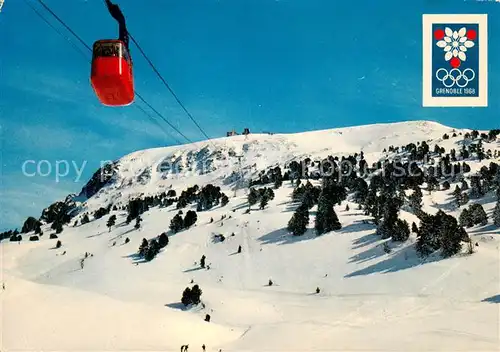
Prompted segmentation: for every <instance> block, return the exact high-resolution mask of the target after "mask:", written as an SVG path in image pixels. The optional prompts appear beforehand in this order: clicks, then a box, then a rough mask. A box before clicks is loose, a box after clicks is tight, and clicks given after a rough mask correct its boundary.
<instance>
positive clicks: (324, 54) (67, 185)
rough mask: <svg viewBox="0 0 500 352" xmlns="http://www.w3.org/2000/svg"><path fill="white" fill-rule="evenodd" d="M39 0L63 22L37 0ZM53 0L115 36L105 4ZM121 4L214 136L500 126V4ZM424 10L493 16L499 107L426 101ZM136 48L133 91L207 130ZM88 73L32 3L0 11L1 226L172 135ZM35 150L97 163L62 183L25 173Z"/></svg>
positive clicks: (80, 24)
mask: <svg viewBox="0 0 500 352" xmlns="http://www.w3.org/2000/svg"><path fill="white" fill-rule="evenodd" d="M28 1H31V2H32V3H33V4H34V6H36V7H37V9H39V10H40V11H41V12H42V13H43V14H45V15H46V16H47V18H48V19H49V20H50V21H51V22H52V23H53V24H54V25H55V26H57V27H58V28H61V26H60V25H59V24H58V23H57V22H55V21H54V20H53V19H52V18H51V17H50V16H49V15H48V14H47V12H46V11H45V10H43V9H42V8H41V7H40V6H39V5H38V4H37V3H36V1H34V0H28ZM45 2H46V3H47V4H48V5H49V6H50V7H51V8H52V10H53V11H54V12H56V13H57V14H58V15H59V16H60V17H61V18H63V19H64V20H65V21H66V22H67V24H69V25H70V26H71V27H72V29H73V30H74V31H75V32H77V33H78V34H79V35H80V36H81V37H82V38H83V40H84V41H85V42H86V43H87V44H88V45H92V43H93V42H94V41H95V40H98V39H102V38H114V37H116V36H117V26H116V23H115V22H114V20H112V18H111V17H110V16H109V14H108V13H107V11H106V9H105V7H104V4H103V2H102V1H101V0H71V1H68V0H45ZM119 4H120V5H121V7H122V10H123V12H124V13H125V15H126V17H127V23H128V27H129V31H130V32H131V33H132V34H133V35H134V36H135V37H136V39H137V40H138V41H139V42H140V43H141V45H142V47H143V48H144V50H146V52H147V53H148V54H149V56H150V58H151V59H152V60H153V62H154V63H155V64H156V65H157V67H158V69H159V70H160V72H161V73H162V74H163V75H164V77H165V78H166V79H167V80H168V81H169V83H170V84H171V86H172V87H173V89H174V90H175V91H176V93H177V94H178V96H179V97H180V98H181V100H182V101H183V102H184V103H185V105H186V106H187V107H188V109H189V110H190V111H191V112H192V114H193V115H194V116H195V118H196V119H197V120H198V122H199V123H200V124H201V125H202V127H203V128H204V129H205V130H206V132H207V133H208V135H209V136H211V137H217V136H222V135H224V134H225V131H227V130H230V129H232V128H236V129H237V130H242V129H243V127H249V128H250V129H251V131H254V132H258V131H274V132H298V131H304V130H315V129H325V128H333V127H341V126H349V125H360V124H367V123H376V122H392V121H401V120H420V119H430V120H436V121H439V122H441V123H443V124H447V125H450V126H454V127H459V128H460V127H468V128H477V129H490V128H494V127H497V128H498V127H499V126H498V122H499V121H500V101H499V100H498V99H495V96H497V94H496V92H498V91H499V89H500V72H499V69H498V68H497V67H498V66H496V65H495V62H496V58H497V57H500V40H497V39H498V37H499V36H500V20H498V17H499V16H500V4H499V3H495V2H493V1H463V0H448V1H446V0H420V1H393V0H379V1H373V0H359V1H354V0H353V1H336V0H321V1H320V0H162V1H160V0H141V1H139V0H121V1H119ZM423 13H488V14H489V37H490V40H489V58H490V67H489V87H490V99H489V105H490V106H489V107H488V108H447V109H445V108H422V107H421V66H422V58H421V46H422V44H421V41H422V38H421V28H422V24H421V23H422V17H421V16H422V14H423ZM61 30H62V31H64V29H63V28H61ZM64 33H67V32H65V31H64ZM495 38H496V39H495ZM75 44H77V45H78V43H77V42H75ZM84 50H85V49H84ZM131 51H132V55H133V56H134V65H135V66H134V69H135V81H136V89H137V90H138V91H139V92H140V93H141V94H142V95H143V96H145V97H146V99H147V100H148V101H149V102H150V103H151V104H152V105H153V106H155V108H157V109H158V110H159V111H161V112H162V113H163V114H164V116H166V117H167V118H168V119H169V120H170V121H171V122H172V123H174V124H175V125H176V126H177V127H178V128H179V129H180V130H181V131H182V132H183V133H184V134H186V135H187V136H188V137H189V138H190V139H192V140H201V139H202V135H201V133H200V132H199V131H198V130H197V129H196V127H195V126H194V125H193V123H192V122H191V121H190V120H189V119H188V118H187V117H186V116H185V115H184V114H183V112H182V111H181V109H180V108H179V107H178V106H177V105H176V103H175V101H174V100H173V98H172V97H171V96H170V95H169V93H168V91H167V90H166V88H165V87H164V86H163V85H162V84H161V82H160V81H159V80H158V79H157V77H156V76H155V75H154V73H153V72H152V70H151V69H150V68H149V67H148V65H147V63H146V62H145V61H144V60H143V59H142V57H140V55H138V50H137V49H136V48H135V47H134V46H132V47H131ZM89 74H90V66H89V63H88V62H87V61H85V60H84V59H83V58H82V57H81V56H80V54H79V53H78V52H77V51H75V50H74V49H73V48H72V46H71V45H70V44H68V42H67V41H65V40H64V39H62V38H61V37H60V36H59V35H58V34H56V32H54V31H53V30H52V29H51V28H50V27H49V26H47V25H46V24H45V23H44V22H42V21H41V20H40V18H39V17H37V16H36V15H35V13H34V12H33V11H32V10H31V9H30V8H29V7H28V6H27V5H26V4H25V2H24V1H21V0H6V1H5V5H4V8H3V10H2V12H1V13H0V125H1V127H0V128H1V130H0V136H1V142H0V143H1V145H0V147H1V153H0V157H1V165H2V168H1V184H0V186H1V189H0V192H1V193H0V212H1V213H0V229H5V228H11V227H14V226H20V225H21V224H22V221H23V220H24V219H25V218H26V217H27V216H29V215H33V216H36V217H38V216H39V215H40V212H41V210H42V208H43V207H45V206H47V205H49V204H50V203H51V202H53V201H55V200H58V199H61V198H63V197H64V196H65V195H67V194H68V193H78V192H79V191H80V189H81V187H82V186H83V184H84V182H85V181H86V180H87V179H88V178H89V177H90V176H91V175H92V173H93V172H94V171H95V170H96V169H97V167H98V166H99V162H100V160H108V159H115V158H118V157H120V156H123V155H124V154H127V153H129V152H132V151H135V150H138V149H143V148H150V147H158V146H165V145H171V144H174V143H175V142H174V140H173V139H172V138H171V137H169V136H167V135H166V134H165V133H164V132H162V131H161V130H160V129H158V127H157V126H156V125H154V124H152V123H151V122H150V120H148V119H147V118H146V117H145V116H144V115H143V114H142V113H141V112H139V110H137V109H136V108H134V107H133V106H131V107H126V108H109V107H104V106H101V105H100V104H99V102H98V101H97V99H96V98H95V96H94V94H93V91H92V89H91V87H90V84H89ZM361 77H365V78H364V79H362V80H360V79H359V78H361ZM166 128H167V129H168V126H166ZM26 160H35V161H40V160H48V161H49V162H51V164H52V166H53V167H54V166H55V162H56V161H57V160H68V161H69V162H74V163H76V164H77V165H82V163H84V162H85V161H87V163H86V165H85V168H84V171H83V174H82V178H81V179H80V180H78V181H75V179H76V176H77V175H76V172H75V171H74V170H72V171H71V172H70V173H69V174H68V176H66V177H64V178H62V179H60V180H58V181H56V180H55V176H54V175H53V174H52V175H49V176H47V177H42V176H36V177H26V176H23V173H22V165H23V162H24V161H26ZM45 167H46V166H45ZM33 170H34V168H33V166H31V169H29V170H28V171H30V172H32V171H33ZM43 171H45V169H44V170H43Z"/></svg>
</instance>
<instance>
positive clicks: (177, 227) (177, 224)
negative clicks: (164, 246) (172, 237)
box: [170, 214, 184, 233]
mask: <svg viewBox="0 0 500 352" xmlns="http://www.w3.org/2000/svg"><path fill="white" fill-rule="evenodd" d="M183 228H184V220H183V219H182V216H181V214H176V215H175V216H174V217H173V218H172V220H171V221H170V230H171V231H172V232H173V233H177V232H179V231H181V230H182V229H183Z"/></svg>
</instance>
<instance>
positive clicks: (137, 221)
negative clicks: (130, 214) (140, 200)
mask: <svg viewBox="0 0 500 352" xmlns="http://www.w3.org/2000/svg"><path fill="white" fill-rule="evenodd" d="M141 221H142V219H141V217H140V216H138V217H137V218H136V219H135V225H134V228H135V229H136V230H138V229H139V228H140V227H141Z"/></svg>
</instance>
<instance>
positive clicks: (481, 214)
mask: <svg viewBox="0 0 500 352" xmlns="http://www.w3.org/2000/svg"><path fill="white" fill-rule="evenodd" d="M469 212H470V214H471V217H472V221H473V222H474V225H481V226H484V225H486V224H487V223H488V215H487V214H486V212H485V211H484V208H483V206H482V205H481V204H472V205H471V206H470V207H469Z"/></svg>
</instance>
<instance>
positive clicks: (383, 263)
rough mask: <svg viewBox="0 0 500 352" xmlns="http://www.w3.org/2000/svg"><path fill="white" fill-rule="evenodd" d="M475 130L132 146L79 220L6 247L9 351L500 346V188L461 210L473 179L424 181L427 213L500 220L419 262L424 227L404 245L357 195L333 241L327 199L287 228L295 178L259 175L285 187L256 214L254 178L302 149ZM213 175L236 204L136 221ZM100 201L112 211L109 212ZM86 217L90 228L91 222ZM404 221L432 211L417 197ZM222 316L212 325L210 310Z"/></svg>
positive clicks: (384, 147) (4, 337) (383, 127)
mask: <svg viewBox="0 0 500 352" xmlns="http://www.w3.org/2000/svg"><path fill="white" fill-rule="evenodd" d="M471 133H472V134H473V131H472V130H458V129H453V128H451V127H447V126H443V125H440V124H438V123H435V122H429V121H415V122H404V123H394V124H377V125H367V126H359V127H349V128H340V129H331V130H325V131H313V132H304V133H297V134H274V135H262V134H250V135H248V136H234V137H228V138H220V139H215V140H212V141H205V142H199V143H194V144H189V145H184V146H176V147H168V148H157V149H150V150H143V151H138V152H135V153H132V154H130V155H127V156H125V157H123V158H121V159H119V160H117V161H116V162H114V163H113V164H112V165H109V166H107V167H105V168H103V170H99V171H98V172H96V175H94V177H93V178H92V180H90V181H89V183H88V184H87V185H86V186H85V187H84V189H82V191H81V192H80V194H79V195H78V196H73V197H70V198H68V199H66V203H71V206H70V208H71V216H72V219H71V221H70V222H69V224H68V225H64V226H63V230H62V232H61V233H59V234H58V235H57V236H58V238H57V239H56V238H53V239H50V238H49V236H50V235H51V234H53V233H54V232H55V231H54V230H53V229H51V225H50V224H45V223H44V224H43V225H42V226H41V230H42V232H43V236H41V237H40V239H39V240H38V241H28V238H30V237H31V236H34V235H35V234H34V232H33V231H31V232H28V233H26V234H23V235H22V237H23V240H22V241H21V242H16V241H9V240H8V239H7V240H4V241H3V242H2V244H1V245H0V248H1V251H2V252H1V253H2V270H1V272H2V282H4V283H5V285H6V287H5V289H4V290H3V291H2V292H1V295H0V297H1V303H2V304H1V306H0V308H1V311H0V314H1V315H2V317H3V319H2V321H1V324H2V326H1V331H2V334H1V335H0V339H1V340H0V346H2V348H1V350H6V351H11V350H26V351H27V350H44V351H45V350H47V351H48V350H60V351H76V350H78V351H118V350H120V351H122V350H127V351H178V350H179V348H180V346H181V345H189V351H201V350H202V348H201V346H202V345H203V344H205V345H206V347H207V351H219V349H221V350H222V351H224V352H225V351H256V352H257V351H259V352H263V351H354V350H365V351H431V350H432V351H479V350H481V351H496V350H498V346H499V343H500V340H499V330H498V321H499V310H498V308H499V307H500V306H499V305H498V303H499V302H500V298H499V297H500V281H499V280H500V256H499V238H498V237H499V234H500V233H499V228H498V227H496V226H495V225H494V224H493V221H492V217H493V212H494V207H495V203H496V196H495V194H494V192H493V191H491V192H488V193H486V194H484V195H483V196H482V197H481V198H478V199H471V200H470V202H469V203H468V204H467V205H464V206H462V207H458V206H456V205H455V202H454V194H453V192H454V189H455V187H456V186H457V185H461V180H459V179H455V178H452V179H449V180H447V181H448V182H449V183H450V188H449V189H447V187H441V188H440V189H439V190H434V191H432V192H430V191H426V190H425V187H424V186H422V192H423V197H422V198H423V199H422V200H423V202H422V211H424V212H426V213H428V214H435V213H436V212H437V211H438V210H443V211H445V212H446V213H447V214H449V215H452V216H454V217H455V218H457V219H458V218H459V216H460V214H461V212H462V211H463V209H464V208H467V207H468V206H469V205H470V204H473V203H478V204H481V205H482V207H483V208H484V210H485V212H486V213H487V215H488V217H489V220H488V223H487V224H486V225H484V224H483V225H475V226H473V227H470V228H467V232H468V235H469V236H470V238H471V240H472V243H474V244H476V243H477V245H478V246H474V250H475V253H474V254H472V255H468V254H467V253H466V248H465V245H464V250H462V251H461V252H460V253H459V254H457V255H454V256H452V257H450V258H446V259H443V258H442V257H441V256H440V255H439V254H438V253H435V254H433V255H431V256H429V257H427V258H421V257H419V256H418V255H417V253H416V251H415V241H416V234H415V233H412V234H411V235H410V238H409V239H408V240H407V241H404V242H393V241H391V240H390V239H382V238H381V237H380V236H379V235H378V234H377V233H376V229H377V227H376V225H375V224H374V223H373V221H372V219H373V218H372V217H371V216H370V215H366V214H365V212H364V211H363V210H359V208H358V204H356V202H355V199H354V196H353V194H352V193H350V194H349V195H348V196H347V199H346V200H345V201H343V202H342V203H341V205H336V206H335V212H336V214H337V215H338V218H339V220H340V223H341V225H342V228H341V229H340V230H338V231H333V232H330V233H327V234H324V235H322V236H316V234H315V232H314V221H315V215H316V214H317V212H318V209H317V206H314V207H312V208H311V210H310V216H309V225H308V230H307V232H306V233H305V234H303V235H302V236H294V235H292V234H290V233H289V231H288V230H287V224H288V222H289V220H290V218H291V217H292V215H293V214H294V211H295V210H296V209H297V207H298V204H296V203H295V202H293V201H292V199H291V195H292V192H293V190H294V187H295V186H294V185H292V183H291V182H290V181H285V182H284V183H283V185H282V186H281V187H279V188H276V189H274V187H273V184H272V183H271V184H268V185H264V186H261V185H257V186H256V188H261V187H271V188H273V189H274V194H275V195H274V198H273V199H271V200H270V201H269V203H268V205H267V206H266V207H264V209H259V207H258V205H255V206H252V207H251V211H248V209H249V205H248V194H249V190H248V185H249V182H251V181H252V180H254V181H255V180H257V179H259V177H260V176H262V172H263V171H264V172H267V171H268V170H269V169H271V168H274V167H276V166H279V167H280V168H281V169H282V170H283V171H285V170H287V169H288V168H289V167H290V164H291V163H292V161H294V160H295V161H297V162H299V163H300V162H301V161H303V160H305V159H308V158H309V159H310V160H311V161H313V162H314V161H320V160H323V159H324V158H327V157H328V156H332V157H338V158H339V159H341V158H342V157H348V156H350V155H351V156H352V155H354V154H356V155H357V157H358V159H359V155H360V153H361V152H363V155H364V159H365V160H366V161H367V163H368V165H369V166H372V165H373V164H374V163H375V164H376V163H377V162H379V161H380V160H381V159H384V158H389V159H392V158H394V157H396V156H403V157H404V156H407V154H408V151H406V152H403V151H402V149H400V147H402V146H407V145H408V144H410V143H415V144H417V142H418V143H419V144H420V143H422V142H426V143H427V144H428V145H429V147H430V150H431V152H430V154H432V151H433V150H434V149H435V145H436V144H437V145H438V146H439V147H440V148H444V149H445V151H446V153H449V152H450V150H452V149H456V150H457V154H458V152H459V151H460V150H461V149H463V148H464V147H468V146H469V145H471V144H474V143H475V142H474V140H475V138H474V137H472V138H464V137H465V136H466V135H467V134H471ZM479 133H485V134H488V131H479ZM480 139H481V137H477V138H476V140H480ZM395 147H397V148H398V149H395ZM482 147H483V148H484V151H485V154H486V157H485V158H484V159H483V158H479V159H478V158H477V157H476V156H474V155H470V156H469V157H468V158H465V159H464V160H462V159H460V157H458V162H459V163H460V162H464V161H465V162H466V163H467V164H468V165H469V166H470V169H471V170H470V172H467V173H466V175H465V178H466V179H467V180H469V177H470V176H471V175H473V174H475V173H476V172H479V171H480V170H481V168H482V167H483V166H486V167H490V164H491V163H492V162H497V163H498V157H496V156H497V155H498V151H500V142H499V140H498V139H494V138H492V139H488V140H484V141H482ZM437 154H439V153H437ZM434 157H436V155H434ZM480 159H483V160H480ZM495 159H497V160H495ZM431 163H432V161H430V162H429V165H431ZM429 165H427V166H429ZM313 169H314V165H312V164H310V166H309V171H311V170H313ZM443 180H444V179H442V180H440V183H441V184H443ZM305 181H306V180H302V182H303V183H305ZM311 183H312V184H313V185H314V186H318V187H319V186H320V184H321V182H320V180H311ZM207 184H213V185H214V186H218V187H220V188H221V189H220V190H221V192H223V193H224V194H225V195H227V196H228V198H229V203H228V204H227V205H225V206H221V205H220V204H218V205H215V206H214V207H213V208H211V209H209V210H204V211H197V204H196V202H194V203H191V204H188V205H187V206H186V207H185V208H183V209H182V210H183V216H184V215H186V213H187V211H188V210H193V211H197V220H196V223H195V224H194V225H193V226H191V227H190V228H188V229H185V230H183V231H180V232H177V233H173V232H171V231H170V230H169V225H170V223H171V220H172V219H173V218H174V216H175V215H176V214H177V213H178V209H177V207H176V202H175V201H174V200H172V204H169V205H168V206H152V207H150V208H149V209H148V211H146V212H144V213H142V214H141V216H140V217H141V218H142V222H141V223H140V225H138V226H137V228H136V226H135V223H136V222H135V221H131V222H129V223H127V221H126V219H127V216H128V215H129V213H130V209H129V210H128V211H127V209H126V207H127V206H128V205H129V202H130V201H131V200H134V199H137V198H142V199H144V198H145V197H154V196H157V195H159V194H162V193H165V194H166V193H168V191H175V193H176V195H175V196H173V197H170V198H172V199H173V198H176V200H178V198H179V197H180V196H181V192H182V191H185V190H187V189H188V188H189V187H193V186H194V185H198V186H199V188H200V189H201V188H202V187H203V186H205V185H207ZM408 194H409V193H407V194H406V195H408ZM346 205H347V206H348V207H346ZM100 209H109V213H108V212H106V213H105V214H104V216H102V217H100V218H95V217H94V215H95V213H96V211H100ZM85 215H87V216H88V217H89V220H90V221H89V222H88V223H82V220H83V218H84V217H85ZM113 215H114V216H116V221H114V223H113V224H112V225H110V223H109V218H110V216H113ZM399 217H400V218H402V219H405V220H407V221H408V223H409V224H411V223H412V222H415V223H416V224H417V225H418V224H419V222H420V220H419V218H418V217H417V216H416V214H415V212H414V211H412V209H411V208H410V207H409V206H408V205H407V204H406V205H405V206H403V207H402V208H401V210H400V213H399ZM75 221H77V226H74V222H75ZM84 222H85V221H84ZM108 225H110V226H109V227H108ZM162 233H166V234H168V239H169V242H168V245H166V246H165V247H164V248H162V249H161V250H160V252H159V253H158V254H157V255H156V256H155V257H154V259H153V260H151V261H145V260H144V259H143V258H140V257H139V256H138V255H137V253H138V250H139V247H140V245H141V243H142V241H143V238H145V239H146V240H151V239H153V238H157V236H159V235H160V234H162ZM220 235H223V236H224V237H223V238H224V240H223V241H221V238H222V237H220ZM52 237H54V236H52ZM57 241H61V246H60V247H58V246H56V243H57ZM240 246H241V253H239V247H240ZM202 256H205V258H206V259H205V262H206V263H205V268H202V267H201V266H200V259H201V258H202ZM270 280H271V281H272V282H273V285H272V286H269V284H268V283H269V281H270ZM195 284H197V285H199V287H200V288H201V289H202V296H201V301H202V303H203V304H200V305H197V306H194V307H190V308H186V307H184V305H183V304H181V297H182V294H183V291H184V289H185V288H186V287H192V286H193V285H195ZM317 288H318V289H319V292H316V289H317ZM207 314H208V315H210V322H206V321H204V319H205V318H206V315H207Z"/></svg>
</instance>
